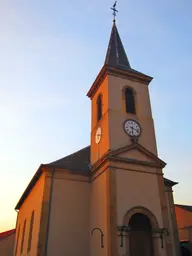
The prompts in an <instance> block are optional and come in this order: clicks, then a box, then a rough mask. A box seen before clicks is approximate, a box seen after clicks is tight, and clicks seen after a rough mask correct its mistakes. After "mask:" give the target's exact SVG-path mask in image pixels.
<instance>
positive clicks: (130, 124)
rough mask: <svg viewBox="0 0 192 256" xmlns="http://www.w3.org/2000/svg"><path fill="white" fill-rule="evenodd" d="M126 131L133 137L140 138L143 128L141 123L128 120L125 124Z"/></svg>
mask: <svg viewBox="0 0 192 256" xmlns="http://www.w3.org/2000/svg"><path fill="white" fill-rule="evenodd" d="M124 129H125V132H126V133H127V134H129V135H130V136H131V137H138V136H139V135H140V133H141V127H140V125H139V123H137V122H136V121H134V120H127V121H126V122H125V123H124Z"/></svg>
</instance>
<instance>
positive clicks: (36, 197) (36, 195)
mask: <svg viewBox="0 0 192 256" xmlns="http://www.w3.org/2000/svg"><path fill="white" fill-rule="evenodd" d="M44 181H45V173H43V174H42V175H41V177H40V178H39V180H38V181H37V182H36V184H35V186H34V187H33V189H32V190H31V192H30V193H29V195H28V197H27V198H26V199H25V201H24V203H23V204H22V206H21V208H20V210H19V216H18V222H17V230H16V239H17V236H18V228H19V226H20V234H19V239H18V247H17V254H16V255H15V256H18V255H21V254H20V250H21V240H22V232H23V225H24V221H25V219H26V229H25V237H24V246H23V253H22V256H25V255H29V254H28V253H27V247H28V237H29V227H30V219H31V214H32V211H34V212H35V215H34V223H33V234H32V241H31V251H30V255H37V246H38V234H39V228H40V217H41V208H42V199H43V191H44ZM15 244H16V243H15Z"/></svg>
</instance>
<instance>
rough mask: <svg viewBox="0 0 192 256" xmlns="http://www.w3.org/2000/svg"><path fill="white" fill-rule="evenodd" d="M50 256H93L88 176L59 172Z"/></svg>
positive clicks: (51, 213) (51, 222) (51, 220)
mask: <svg viewBox="0 0 192 256" xmlns="http://www.w3.org/2000/svg"><path fill="white" fill-rule="evenodd" d="M53 177H54V181H53V190H52V199H51V211H50V224H49V236H48V247H47V255H48V256H55V255H57V256H63V255H67V256H76V255H79V256H89V207H90V183H89V181H88V178H87V177H83V176H80V175H72V174H70V173H68V172H67V171H66V172H65V171H55V173H54V176H53Z"/></svg>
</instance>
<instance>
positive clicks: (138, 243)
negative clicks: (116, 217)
mask: <svg viewBox="0 0 192 256" xmlns="http://www.w3.org/2000/svg"><path fill="white" fill-rule="evenodd" d="M129 226H130V227H131V231H130V234H129V248H130V256H153V245H152V230H151V224H150V220H149V219H148V217H147V216H146V215H144V214H140V213H136V214H134V215H133V216H132V217H131V219H130V222H129Z"/></svg>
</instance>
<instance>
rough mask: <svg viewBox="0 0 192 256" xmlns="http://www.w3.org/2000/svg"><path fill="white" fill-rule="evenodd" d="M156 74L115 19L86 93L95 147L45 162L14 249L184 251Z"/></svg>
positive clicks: (72, 254)
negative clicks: (156, 117)
mask: <svg viewBox="0 0 192 256" xmlns="http://www.w3.org/2000/svg"><path fill="white" fill-rule="evenodd" d="M151 80H152V77H150V76H148V75H145V74H143V73H140V72H138V71H136V70H134V69H132V67H131V66H130V63H129V61H128V58H127V55H126V53H125V50H124V48H123V44H122V42H121V39H120V36H119V33H118V31H117V27H116V25H115V22H114V24H113V28H112V32H111V37H110V41H109V46H108V50H107V54H106V59H105V63H104V66H103V67H102V69H101V71H100V72H99V74H98V76H97V78H96V79H95V81H94V83H93V85H92V86H91V88H90V90H89V91H88V94H87V96H88V97H89V98H90V100H91V103H92V106H91V109H92V111H91V143H90V146H88V147H85V148H83V149H81V150H79V151H78V152H75V153H73V154H71V155H69V156H66V157H64V158H62V159H59V160H57V161H54V162H52V163H49V164H41V165H40V167H39V169H38V170H37V172H36V173H35V175H34V177H33V178H32V180H31V182H30V183H29V185H28V187H27V188H26V190H25V191H24V193H23V195H22V196H21V198H20V200H19V202H18V203H17V205H16V210H18V219H17V225H16V230H17V231H16V242H15V256H18V255H22V256H24V255H32V256H36V255H40V256H44V255H47V256H63V255H66V256H77V255H78V256H112V255H113V256H117V255H130V256H137V255H145V256H146V255H147V256H152V255H153V256H157V255H158V256H178V255H180V250H179V240H178V232H177V225H176V217H175V210H174V202H173V195H172V187H173V186H174V185H176V184H177V183H175V182H173V181H170V180H168V179H165V178H164V177H163V171H162V169H163V168H164V167H165V165H166V164H165V162H163V161H162V160H161V159H159V157H158V154H157V145H156V137H155V131H154V124H153V118H152V113H151V105H150V98H149V88H148V85H149V83H150V82H151ZM78 128H80V127H79V124H78ZM69 136H70V134H69ZM72 136H73V134H71V137H72ZM87 136H89V134H88V135H87Z"/></svg>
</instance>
